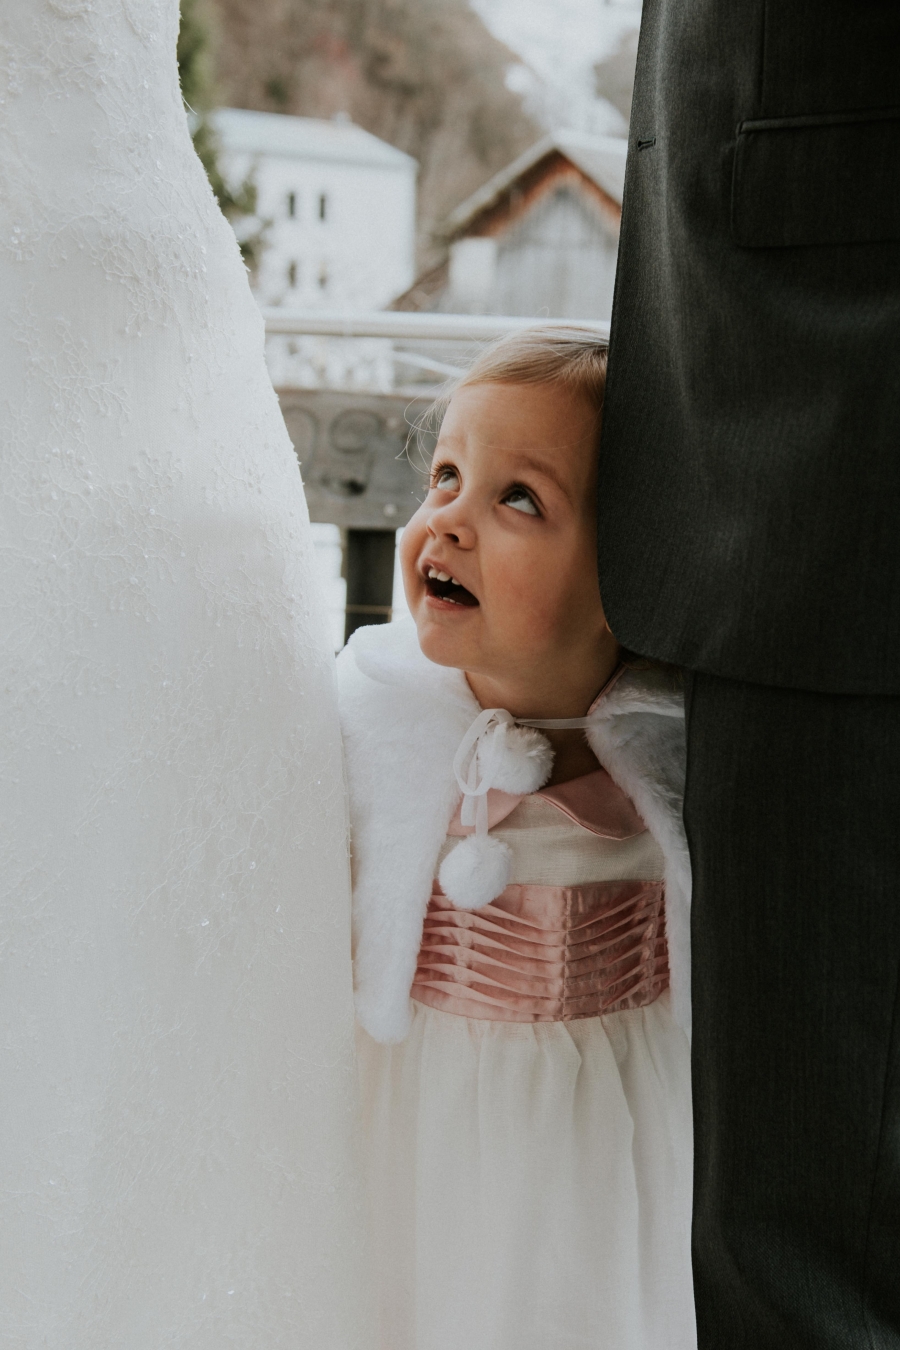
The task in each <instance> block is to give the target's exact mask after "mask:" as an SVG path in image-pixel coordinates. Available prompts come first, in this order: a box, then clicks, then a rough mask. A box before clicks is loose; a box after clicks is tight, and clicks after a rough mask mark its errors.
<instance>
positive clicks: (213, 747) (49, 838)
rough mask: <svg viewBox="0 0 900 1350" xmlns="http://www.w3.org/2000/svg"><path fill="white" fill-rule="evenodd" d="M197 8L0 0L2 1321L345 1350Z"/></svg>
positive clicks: (305, 553)
mask: <svg viewBox="0 0 900 1350" xmlns="http://www.w3.org/2000/svg"><path fill="white" fill-rule="evenodd" d="M177 24H178V4H177V0H28V2H27V3H22V2H21V0H5V3H4V4H3V5H2V6H0V287H2V293H3V296H4V311H3V318H2V320H0V369H2V370H3V385H2V389H0V456H2V474H0V578H2V582H0V628H2V634H3V637H2V653H0V662H2V665H0V674H2V679H0V688H2V689H3V691H4V699H3V705H2V713H0V785H2V792H3V808H2V809H3V813H4V831H3V838H2V843H0V877H2V887H3V897H2V906H0V1020H2V1025H3V1028H4V1031H3V1081H4V1091H3V1097H2V1102H0V1230H2V1232H3V1237H4V1251H5V1257H4V1261H3V1263H2V1268H0V1308H2V1323H3V1340H4V1344H5V1345H7V1346H9V1347H10V1348H11V1350H14V1348H15V1347H23V1348H24V1347H28V1348H29V1350H31V1347H34V1346H37V1345H55V1346H59V1345H66V1346H67V1347H71V1348H72V1350H82V1348H83V1350H113V1348H115V1350H120V1347H124V1346H127V1347H128V1350H158V1348H159V1347H160V1346H162V1345H163V1344H165V1345H171V1346H185V1347H186V1346H190V1347H191V1350H206V1348H207V1347H208V1348H209V1350H213V1348H214V1350H221V1347H223V1346H225V1345H227V1346H234V1347H240V1346H245V1347H248V1350H249V1347H251V1346H252V1347H258V1346H263V1345H264V1346H266V1347H267V1350H268V1348H269V1347H271V1348H272V1350H275V1348H276V1347H281V1346H283V1347H288V1346H290V1347H291V1350H294V1348H295V1347H296V1346H298V1345H313V1344H314V1345H315V1346H316V1347H317V1350H318V1348H319V1347H322V1348H330V1347H334V1350H347V1347H355V1346H360V1347H362V1346H365V1345H366V1344H367V1339H366V1337H367V1334H368V1333H367V1331H366V1321H365V1315H364V1311H363V1307H362V1304H363V1302H364V1299H363V1294H362V1290H363V1288H364V1278H363V1274H362V1270H361V1253H360V1248H359V1223H358V1217H359V1209H358V1206H359V1191H358V1188H357V1182H356V1172H355V1166H356V1164H355V1140H354V1134H353V1120H354V1101H355V1097H354V1092H355V1078H354V1071H353V1050H352V1044H353V1033H352V1011H351V990H350V965H349V933H348V925H349V919H348V913H349V896H348V869H347V859H346V842H345V823H344V801H343V788H342V779H341V767H340V754H339V745H338V732H337V721H336V714H335V699H334V691H333V676H332V669H331V658H330V654H329V652H328V651H327V643H326V641H325V636H324V625H323V623H322V618H321V615H320V613H319V605H318V600H317V598H316V597H315V596H314V595H313V593H312V584H313V576H314V571H313V562H312V552H311V541H310V538H309V530H308V523H307V515H306V509H305V504H304V500H303V493H302V488H301V484H300V480H299V475H298V472H297V464H296V459H295V458H294V455H293V452H292V450H291V446H290V443H289V441H288V438H287V435H286V433H285V430H284V426H283V423H282V421H281V418H280V415H279V412H278V408H277V404H276V401H275V398H274V395H273V393H272V390H271V386H270V384H269V381H268V377H267V375H266V371H265V367H264V363H263V351H262V324H261V320H260V317H259V314H258V312H257V310H256V308H255V306H254V304H253V301H252V298H251V296H250V292H249V289H248V286H247V281H246V274H245V272H244V269H243V267H242V264H241V260H240V257H239V254H238V251H237V247H236V244H235V241H234V238H233V235H232V233H231V230H230V228H229V227H228V225H227V224H226V222H225V221H224V219H223V218H222V216H221V214H220V213H219V211H218V209H217V207H216V205H215V202H214V200H213V198H212V195H211V192H210V189H209V186H208V184H207V182H206V179H205V175H204V173H203V170H202V168H201V166H200V164H199V162H198V161H197V159H196V156H195V155H194V152H193V148H192V146H191V143H190V138H189V135H188V131H187V127H186V124H185V116H184V111H183V107H182V103H181V98H180V93H179V89H178V81H177V72H176V63H175V39H176V34H177Z"/></svg>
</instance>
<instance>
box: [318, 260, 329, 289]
mask: <svg viewBox="0 0 900 1350" xmlns="http://www.w3.org/2000/svg"><path fill="white" fill-rule="evenodd" d="M327 289H328V264H327V263H320V264H319V290H321V291H325V290H327Z"/></svg>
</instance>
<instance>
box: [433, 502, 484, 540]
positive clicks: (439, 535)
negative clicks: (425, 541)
mask: <svg viewBox="0 0 900 1350" xmlns="http://www.w3.org/2000/svg"><path fill="white" fill-rule="evenodd" d="M428 533H429V534H430V535H432V537H433V538H434V539H445V540H447V541H448V542H449V543H452V544H456V546H457V548H474V547H475V531H474V530H473V528H472V526H471V525H470V524H469V522H468V520H467V519H466V513H465V511H464V510H462V509H461V508H460V503H459V501H454V502H448V503H447V505H446V506H439V507H438V508H437V510H435V511H432V513H431V515H430V517H429V519H428Z"/></svg>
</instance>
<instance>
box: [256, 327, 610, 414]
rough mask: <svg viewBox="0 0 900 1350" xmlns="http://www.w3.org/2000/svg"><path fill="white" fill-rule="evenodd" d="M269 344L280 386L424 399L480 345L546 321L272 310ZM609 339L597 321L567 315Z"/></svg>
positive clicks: (269, 351)
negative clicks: (365, 392)
mask: <svg viewBox="0 0 900 1350" xmlns="http://www.w3.org/2000/svg"><path fill="white" fill-rule="evenodd" d="M263 316H264V318H265V323H266V338H267V343H266V349H267V353H268V360H269V368H270V371H271V373H272V379H273V381H274V383H275V385H276V387H277V388H294V389H330V390H333V391H337V390H357V391H363V390H365V391H368V392H370V393H379V394H387V393H396V394H407V395H408V396H409V397H421V396H428V395H429V394H433V391H434V390H435V388H436V387H438V386H439V385H440V384H441V383H443V381H444V380H446V379H447V378H448V377H449V378H452V377H453V376H454V375H459V374H461V373H462V370H463V369H464V367H465V365H466V364H467V363H468V360H469V359H470V358H471V357H472V356H473V355H474V354H475V351H476V350H477V348H478V347H479V346H480V345H481V344H483V343H485V342H489V341H491V339H493V338H497V337H502V336H504V335H505V334H507V333H514V332H518V331H520V330H521V329H523V328H529V327H531V326H532V325H533V324H534V323H536V322H540V320H539V319H529V318H514V317H510V316H508V315H495V314H431V313H429V314H416V313H405V312H401V311H392V310H379V311H376V312H372V313H354V312H352V311H341V310H287V309H265V310H264V311H263ZM553 322H554V323H561V324H565V325H566V326H568V327H590V328H592V329H595V330H596V332H597V334H598V336H600V337H608V336H609V324H608V323H607V322H605V321H603V320H597V319H582V320H576V319H559V320H553Z"/></svg>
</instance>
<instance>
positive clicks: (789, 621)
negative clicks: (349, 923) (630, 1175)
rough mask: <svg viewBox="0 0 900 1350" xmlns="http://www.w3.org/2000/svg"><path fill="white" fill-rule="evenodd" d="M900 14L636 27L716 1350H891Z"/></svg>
mask: <svg viewBox="0 0 900 1350" xmlns="http://www.w3.org/2000/svg"><path fill="white" fill-rule="evenodd" d="M898 72H900V5H898V4H897V3H896V2H895V0H855V3H852V4H850V3H845V2H844V0H744V3H742V4H739V5H736V4H733V3H726V0H691V2H690V3H689V4H688V3H684V0H645V5H644V17H643V25H642V30H641V40H640V48H639V55H638V72H637V82H636V88H635V100H634V107H633V113H632V121H631V142H630V147H629V160H628V169H627V175H626V187H625V203H624V216H623V225H622V236H621V245H620V254H619V268H618V274H617V281H616V298H615V304H614V310H613V319H612V336H611V345H610V364H609V384H608V392H607V399H606V406H605V410H604V427H603V434H602V440H601V447H600V475H599V566H600V586H601V593H602V595H603V600H604V605H605V608H606V612H607V615H608V616H609V619H610V622H611V625H612V628H613V630H614V632H615V633H616V634H617V636H618V637H619V638H620V640H621V641H623V642H624V643H625V644H626V645H627V646H628V647H630V648H632V649H633V650H635V651H637V652H640V653H643V654H645V655H648V656H653V657H657V658H661V659H665V660H668V661H672V662H675V663H677V664H680V665H682V666H684V667H686V668H687V670H688V676H687V692H688V699H687V710H688V717H687V787H686V793H685V824H686V828H687V834H688V840H689V844H690V851H691V861H692V866H693V873H694V891H693V911H692V920H691V959H692V966H693V980H692V993H693V1007H694V1041H693V1054H692V1058H693V1078H694V1123H695V1191H694V1234H693V1247H694V1284H695V1299H696V1306H697V1324H698V1343H699V1347H700V1350H888V1348H889V1347H890V1348H892V1350H900V1277H898V1271H900V831H898V825H897V822H898V821H900V770H898V765H900V699H898V698H897V697H896V696H897V695H898V694H900V74H898Z"/></svg>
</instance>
